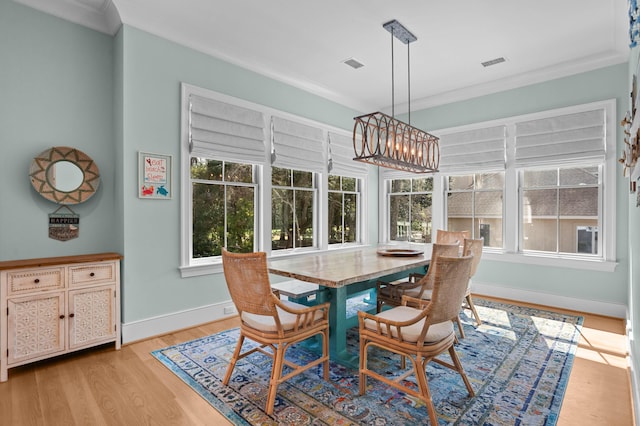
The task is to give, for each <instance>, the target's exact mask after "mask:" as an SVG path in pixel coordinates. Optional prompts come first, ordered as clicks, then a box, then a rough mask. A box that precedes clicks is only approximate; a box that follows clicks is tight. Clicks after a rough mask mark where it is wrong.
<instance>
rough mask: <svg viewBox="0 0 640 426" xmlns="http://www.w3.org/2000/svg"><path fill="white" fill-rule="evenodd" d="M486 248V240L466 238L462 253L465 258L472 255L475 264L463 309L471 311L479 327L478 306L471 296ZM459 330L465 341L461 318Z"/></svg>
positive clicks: (480, 322) (471, 271)
mask: <svg viewBox="0 0 640 426" xmlns="http://www.w3.org/2000/svg"><path fill="white" fill-rule="evenodd" d="M483 247H484V238H476V239H470V238H465V240H464V246H463V249H462V252H463V254H464V255H465V256H469V255H472V256H473V262H471V270H470V271H469V283H468V284H467V291H466V292H465V295H464V300H463V301H462V307H463V308H464V309H470V310H471V313H472V314H473V317H474V318H475V320H476V324H477V325H481V324H482V321H481V320H480V315H478V311H477V310H476V306H475V305H474V304H473V297H472V296H471V291H472V285H473V284H472V279H473V276H474V275H475V274H476V271H477V270H478V265H479V264H480V259H482V248H483ZM457 322H458V329H459V330H460V337H461V338H463V339H464V329H463V328H462V323H461V322H460V316H458V319H457Z"/></svg>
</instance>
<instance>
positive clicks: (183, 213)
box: [179, 83, 368, 278]
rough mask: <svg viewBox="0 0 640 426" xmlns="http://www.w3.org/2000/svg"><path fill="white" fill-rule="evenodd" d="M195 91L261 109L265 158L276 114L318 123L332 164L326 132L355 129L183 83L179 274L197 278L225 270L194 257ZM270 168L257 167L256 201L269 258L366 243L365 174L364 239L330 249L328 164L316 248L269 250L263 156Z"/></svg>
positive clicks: (321, 183)
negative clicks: (192, 116)
mask: <svg viewBox="0 0 640 426" xmlns="http://www.w3.org/2000/svg"><path fill="white" fill-rule="evenodd" d="M191 94H194V95H198V96H202V97H205V98H209V99H213V100H216V101H220V102H226V103H229V104H232V105H237V106H241V107H244V108H249V109H253V110H256V111H260V112H262V113H263V115H264V132H265V134H264V140H265V143H267V145H266V147H267V148H266V149H265V156H267V157H270V155H271V152H270V151H271V150H270V144H269V141H270V139H271V135H270V127H271V126H270V123H271V117H272V116H278V117H280V118H285V119H288V120H291V121H296V122H298V123H301V124H306V125H309V126H314V127H319V128H321V129H322V131H323V136H324V146H323V155H324V162H325V164H327V162H328V146H327V140H328V134H329V133H330V132H331V133H335V134H339V135H344V136H347V137H352V135H351V133H350V132H348V131H345V130H344V129H340V128H337V127H334V126H330V125H328V124H325V123H321V122H318V121H314V120H309V119H307V118H304V117H300V116H297V115H294V114H290V113H287V112H284V111H280V110H277V109H274V108H269V107H267V106H264V105H260V104H256V103H253V102H249V101H245V100H242V99H239V98H235V97H233V96H229V95H225V94H222V93H219V92H215V91H212V90H208V89H204V88H201V87H197V86H193V85H190V84H187V83H182V84H181V99H180V159H181V160H180V186H179V187H180V266H179V270H180V274H181V277H182V278H187V277H194V276H200V275H209V274H216V273H221V272H222V259H221V258H218V259H215V260H213V261H212V260H211V259H210V258H208V259H206V260H200V261H198V260H197V259H193V258H192V241H191V229H192V226H191V209H192V205H193V200H192V193H191V187H190V182H191V180H190V173H191V169H190V166H189V158H190V156H191V153H190V152H189V113H188V111H189V95H191ZM265 164H266V166H257V170H258V172H257V173H258V179H259V180H258V186H259V189H258V197H257V198H258V205H257V207H256V208H257V211H256V218H257V219H256V220H257V221H258V223H257V228H256V232H258V245H259V247H258V250H260V251H264V252H266V253H267V256H268V257H272V256H273V257H278V258H283V257H288V256H297V255H300V254H304V253H309V252H318V251H327V250H330V249H331V250H340V249H352V248H354V247H357V246H365V245H367V244H368V234H367V232H366V230H367V220H366V215H365V210H366V208H365V206H366V205H367V176H360V177H359V178H360V181H361V184H362V192H361V200H360V201H361V209H360V211H361V214H360V217H359V220H360V224H359V226H360V230H359V231H360V232H359V235H360V238H361V241H360V242H358V243H350V244H345V245H342V246H341V247H329V244H328V236H329V231H328V225H327V221H328V218H329V213H328V205H327V200H326V195H327V194H328V189H329V184H328V175H329V173H328V172H327V170H326V168H325V170H324V171H323V172H321V173H317V174H316V179H317V180H318V185H317V189H316V190H317V194H318V195H317V198H318V199H317V204H318V205H317V207H316V214H315V217H316V219H315V220H316V222H315V223H314V227H315V231H316V232H317V240H318V241H317V244H316V246H315V247H303V248H299V249H294V250H286V253H280V252H281V250H276V251H274V252H273V253H272V252H271V167H270V164H271V160H270V158H266V159H265Z"/></svg>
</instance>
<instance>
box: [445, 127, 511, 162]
mask: <svg viewBox="0 0 640 426" xmlns="http://www.w3.org/2000/svg"><path fill="white" fill-rule="evenodd" d="M505 154H506V126H504V125H501V126H495V127H485V128H480V129H473V130H467V131H463V132H457V133H450V134H448V135H442V136H440V167H439V168H438V169H439V170H440V171H441V172H443V173H450V172H470V173H474V172H477V171H485V170H497V169H504V168H505V157H506V156H505Z"/></svg>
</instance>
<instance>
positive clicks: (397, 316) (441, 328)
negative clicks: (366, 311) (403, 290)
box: [364, 306, 453, 343]
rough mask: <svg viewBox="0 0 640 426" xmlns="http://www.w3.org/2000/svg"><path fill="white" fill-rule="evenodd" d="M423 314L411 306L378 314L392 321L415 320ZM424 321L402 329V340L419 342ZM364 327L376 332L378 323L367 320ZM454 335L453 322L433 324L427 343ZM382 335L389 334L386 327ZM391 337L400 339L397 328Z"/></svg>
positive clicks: (397, 307)
mask: <svg viewBox="0 0 640 426" xmlns="http://www.w3.org/2000/svg"><path fill="white" fill-rule="evenodd" d="M420 312H421V310H420V309H416V308H411V307H409V306H396V307H394V308H392V309H388V310H386V311H382V312H380V313H379V314H377V315H376V316H377V317H380V318H385V319H388V320H391V321H400V322H401V321H408V320H411V319H413V318H415V317H416V316H417V315H419V314H420ZM424 321H425V320H424V319H422V320H421V321H418V322H416V323H414V324H411V325H409V326H406V327H402V328H401V330H402V338H403V340H405V341H407V342H411V343H415V342H417V341H418V337H420V333H421V332H422V328H423V327H424ZM364 326H365V327H366V328H368V329H369V330H372V331H376V323H375V321H372V320H365V322H364ZM451 333H453V323H452V322H451V321H445V322H441V323H440V324H432V325H431V326H430V327H429V331H427V335H426V336H425V339H424V342H425V343H435V342H439V341H440V340H442V339H444V338H446V337H448V336H450V335H451ZM382 334H385V335H386V334H387V329H386V327H383V328H382ZM391 335H392V336H393V337H395V338H397V337H398V329H397V327H391Z"/></svg>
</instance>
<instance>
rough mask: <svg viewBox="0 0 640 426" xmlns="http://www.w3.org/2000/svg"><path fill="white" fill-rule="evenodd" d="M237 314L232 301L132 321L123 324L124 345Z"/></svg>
mask: <svg viewBox="0 0 640 426" xmlns="http://www.w3.org/2000/svg"><path fill="white" fill-rule="evenodd" d="M236 313H237V311H236V310H235V307H234V306H233V302H231V300H229V301H226V302H223V303H216V304H213V305H208V306H202V307H200V308H195V309H189V310H186V311H180V312H172V313H170V314H167V315H162V316H157V317H153V318H147V319H144V320H140V321H132V322H128V323H123V324H122V343H131V342H135V341H136V340H143V339H147V338H149V337H153V336H160V335H162V334H167V333H171V332H174V331H176V330H182V329H185V328H190V327H195V326H198V325H200V324H205V323H208V322H211V321H216V320H219V319H222V318H226V317H229V316H233V315H235V314H236Z"/></svg>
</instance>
